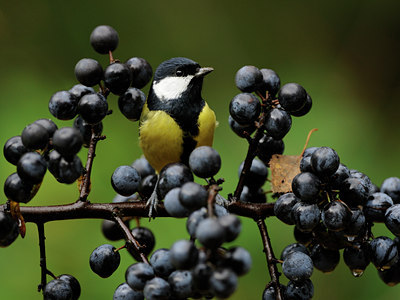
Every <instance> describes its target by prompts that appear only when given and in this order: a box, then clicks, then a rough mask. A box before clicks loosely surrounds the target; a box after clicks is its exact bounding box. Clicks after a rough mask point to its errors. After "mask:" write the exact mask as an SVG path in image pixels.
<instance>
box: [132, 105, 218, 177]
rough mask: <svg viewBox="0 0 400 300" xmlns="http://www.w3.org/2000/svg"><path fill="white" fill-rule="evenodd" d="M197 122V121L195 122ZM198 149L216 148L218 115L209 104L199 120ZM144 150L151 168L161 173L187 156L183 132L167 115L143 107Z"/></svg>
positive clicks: (142, 145)
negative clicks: (183, 155) (204, 147)
mask: <svg viewBox="0 0 400 300" xmlns="http://www.w3.org/2000/svg"><path fill="white" fill-rule="evenodd" d="M193 121H195V120H193ZM197 123H198V126H199V134H198V135H197V136H194V137H193V138H194V140H195V141H196V142H197V145H196V147H199V146H212V143H213V138H214V130H215V127H216V118H215V113H214V111H212V110H211V109H210V107H209V106H208V105H207V104H205V106H204V108H203V110H202V111H201V113H200V115H199V118H198V120H197ZM139 134H140V137H139V139H140V147H141V148H142V150H143V154H144V156H145V157H146V159H147V160H148V161H149V163H150V165H151V166H152V167H153V168H154V169H155V170H156V171H157V172H159V171H160V170H161V169H162V168H163V167H164V166H165V165H166V164H168V163H173V162H179V161H180V157H181V155H182V152H183V138H182V137H183V132H182V129H181V128H180V127H179V126H178V124H177V123H176V122H175V121H174V119H173V118H171V117H170V116H169V115H168V114H167V113H166V112H164V111H161V110H157V111H149V109H148V107H147V105H145V106H144V107H143V112H142V116H141V118H140V128H139Z"/></svg>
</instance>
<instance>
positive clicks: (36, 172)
mask: <svg viewBox="0 0 400 300" xmlns="http://www.w3.org/2000/svg"><path fill="white" fill-rule="evenodd" d="M46 171H47V164H46V160H45V159H44V158H43V157H42V156H41V155H40V154H39V153H37V152H27V153H25V154H24V155H22V156H21V158H20V160H19V161H18V164H17V172H18V175H19V177H20V178H21V179H22V180H24V181H26V182H30V183H32V184H36V183H40V182H42V180H43V177H44V174H46Z"/></svg>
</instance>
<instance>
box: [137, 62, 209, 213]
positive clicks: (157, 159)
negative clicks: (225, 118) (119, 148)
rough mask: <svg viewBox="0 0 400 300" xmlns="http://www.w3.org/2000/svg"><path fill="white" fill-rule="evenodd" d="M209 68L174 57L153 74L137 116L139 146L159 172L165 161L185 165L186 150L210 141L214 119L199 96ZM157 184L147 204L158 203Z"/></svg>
mask: <svg viewBox="0 0 400 300" xmlns="http://www.w3.org/2000/svg"><path fill="white" fill-rule="evenodd" d="M211 71H213V68H202V67H200V65H199V64H198V63H196V62H195V61H193V60H191V59H188V58H184V57H175V58H171V59H169V60H167V61H164V62H163V63H161V64H160V65H159V66H158V68H157V69H156V71H155V73H154V78H153V82H152V85H151V88H150V91H149V96H148V98H147V101H146V104H145V105H144V107H143V111H142V115H141V117H140V127H139V136H140V147H141V148H142V150H143V153H144V156H145V157H146V159H147V160H148V161H149V163H150V165H151V166H152V167H153V168H154V169H155V170H156V171H157V172H158V173H159V172H160V170H161V169H162V168H163V167H164V166H165V165H167V164H169V163H174V162H182V163H184V164H188V159H189V155H190V153H191V152H192V151H193V149H194V148H196V147H199V146H211V145H212V143H213V137H214V129H215V127H216V124H217V122H216V118H215V114H214V111H212V110H211V109H210V107H209V106H208V104H207V103H206V102H205V101H204V99H203V98H202V96H201V89H202V86H203V79H204V76H205V75H207V74H209V73H210V72H211ZM156 189H157V184H156V187H155V189H154V192H153V194H152V195H151V197H150V198H149V200H148V202H147V205H148V206H150V210H149V216H150V217H151V215H152V209H153V207H155V206H156V205H157V203H158V199H157V193H156Z"/></svg>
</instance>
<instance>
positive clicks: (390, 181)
mask: <svg viewBox="0 0 400 300" xmlns="http://www.w3.org/2000/svg"><path fill="white" fill-rule="evenodd" d="M381 192H382V193H385V194H388V195H389V196H390V197H391V198H392V200H393V202H394V203H400V178H398V177H389V178H386V179H385V180H384V181H383V183H382V185H381Z"/></svg>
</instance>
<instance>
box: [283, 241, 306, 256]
mask: <svg viewBox="0 0 400 300" xmlns="http://www.w3.org/2000/svg"><path fill="white" fill-rule="evenodd" d="M292 252H302V253H304V254H307V255H310V253H309V252H308V249H307V247H306V246H304V245H303V244H299V243H293V244H289V245H287V246H286V247H285V248H284V249H283V250H282V253H281V260H285V259H286V257H287V256H288V255H289V254H290V253H292Z"/></svg>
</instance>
